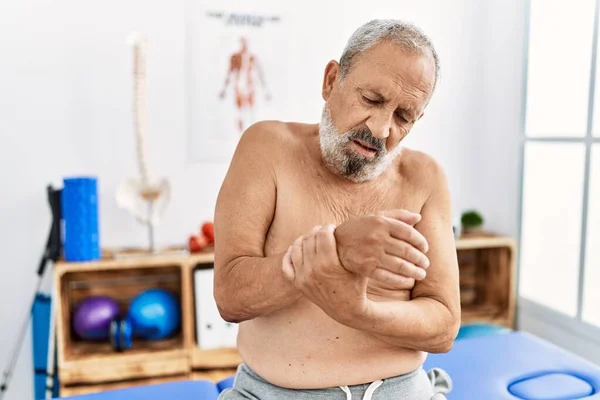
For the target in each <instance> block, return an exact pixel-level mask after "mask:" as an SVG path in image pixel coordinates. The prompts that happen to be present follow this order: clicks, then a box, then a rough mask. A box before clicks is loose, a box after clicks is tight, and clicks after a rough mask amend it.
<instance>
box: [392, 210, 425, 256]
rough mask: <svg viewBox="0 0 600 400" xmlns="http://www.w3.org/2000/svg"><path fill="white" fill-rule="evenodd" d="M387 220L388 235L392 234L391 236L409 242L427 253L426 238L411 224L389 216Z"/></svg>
mask: <svg viewBox="0 0 600 400" xmlns="http://www.w3.org/2000/svg"><path fill="white" fill-rule="evenodd" d="M388 221H389V228H390V235H392V237H394V238H396V239H398V240H402V241H405V242H407V243H409V244H411V245H412V246H413V247H415V248H416V249H417V250H420V251H421V252H422V253H427V252H428V251H429V244H428V243H427V239H425V236H423V234H422V233H421V232H419V231H418V230H416V229H415V228H414V227H413V226H411V225H409V224H407V223H405V222H403V221H398V220H395V219H391V218H389V219H388Z"/></svg>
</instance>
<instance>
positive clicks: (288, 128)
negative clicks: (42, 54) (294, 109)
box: [240, 120, 301, 152]
mask: <svg viewBox="0 0 600 400" xmlns="http://www.w3.org/2000/svg"><path fill="white" fill-rule="evenodd" d="M296 125H299V124H294V123H290V122H283V121H276V120H265V121H260V122H256V123H254V124H252V125H251V126H250V127H248V129H246V130H245V131H244V133H243V134H242V137H241V138H240V146H245V147H251V148H259V149H262V150H277V151H278V152H282V151H284V150H285V149H287V148H290V146H291V145H292V144H293V142H294V140H295V139H298V137H299V136H300V135H301V133H299V132H298V128H297V127H296Z"/></svg>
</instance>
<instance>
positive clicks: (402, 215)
mask: <svg viewBox="0 0 600 400" xmlns="http://www.w3.org/2000/svg"><path fill="white" fill-rule="evenodd" d="M381 215H383V216H386V217H388V218H393V219H397V220H398V221H402V222H404V223H407V224H409V225H411V226H412V225H415V224H417V223H418V222H419V221H420V220H421V214H417V213H414V212H410V211H408V210H403V209H392V210H384V211H382V212H381Z"/></svg>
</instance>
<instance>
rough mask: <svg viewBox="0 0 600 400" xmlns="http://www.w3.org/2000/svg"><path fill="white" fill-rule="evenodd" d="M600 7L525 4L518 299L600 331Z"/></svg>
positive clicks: (564, 0)
mask: <svg viewBox="0 0 600 400" xmlns="http://www.w3.org/2000/svg"><path fill="white" fill-rule="evenodd" d="M598 3H600V0H578V1H576V2H572V1H568V0H530V2H529V37H528V48H527V52H528V57H527V66H526V68H527V82H526V93H527V96H526V102H525V104H526V113H525V124H524V140H523V146H524V147H523V176H522V197H521V238H520V239H521V240H520V249H521V251H520V260H519V295H520V296H521V297H523V298H526V299H528V300H531V301H533V302H535V303H536V304H539V305H540V306H542V307H547V308H550V309H552V310H554V311H558V312H559V313H561V314H563V315H565V317H568V318H573V319H576V320H579V321H582V322H585V323H587V324H591V325H595V326H597V327H600V290H599V288H600V89H598V90H596V87H597V86H598V85H596V82H598V80H600V61H599V60H597V54H598V51H597V47H598Z"/></svg>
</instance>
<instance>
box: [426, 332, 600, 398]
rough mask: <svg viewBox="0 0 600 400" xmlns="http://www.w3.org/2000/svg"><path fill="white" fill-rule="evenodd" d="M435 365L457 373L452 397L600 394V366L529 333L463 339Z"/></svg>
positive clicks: (432, 359)
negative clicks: (599, 392)
mask: <svg viewBox="0 0 600 400" xmlns="http://www.w3.org/2000/svg"><path fill="white" fill-rule="evenodd" d="M432 367H440V368H442V369H444V370H445V371H446V372H448V374H449V375H450V376H451V377H452V381H453V389H452V392H451V393H449V394H448V395H447V397H448V400H483V399H485V400H515V399H523V400H574V399H586V400H592V399H594V400H598V399H600V394H598V391H599V390H600V367H598V366H596V365H594V364H592V363H589V362H587V361H586V360H584V359H582V358H581V357H579V356H577V355H575V354H573V353H570V352H568V351H566V350H563V349H561V348H559V347H557V346H554V345H553V344H551V343H549V342H547V341H545V340H542V339H539V338H537V337H535V336H533V335H530V334H528V333H524V332H510V333H506V334H502V335H491V336H483V337H475V338H468V339H463V340H459V341H457V342H455V344H454V347H453V349H452V350H451V351H450V352H449V353H447V354H430V355H429V356H428V358H427V361H426V362H425V369H429V368H432Z"/></svg>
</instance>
